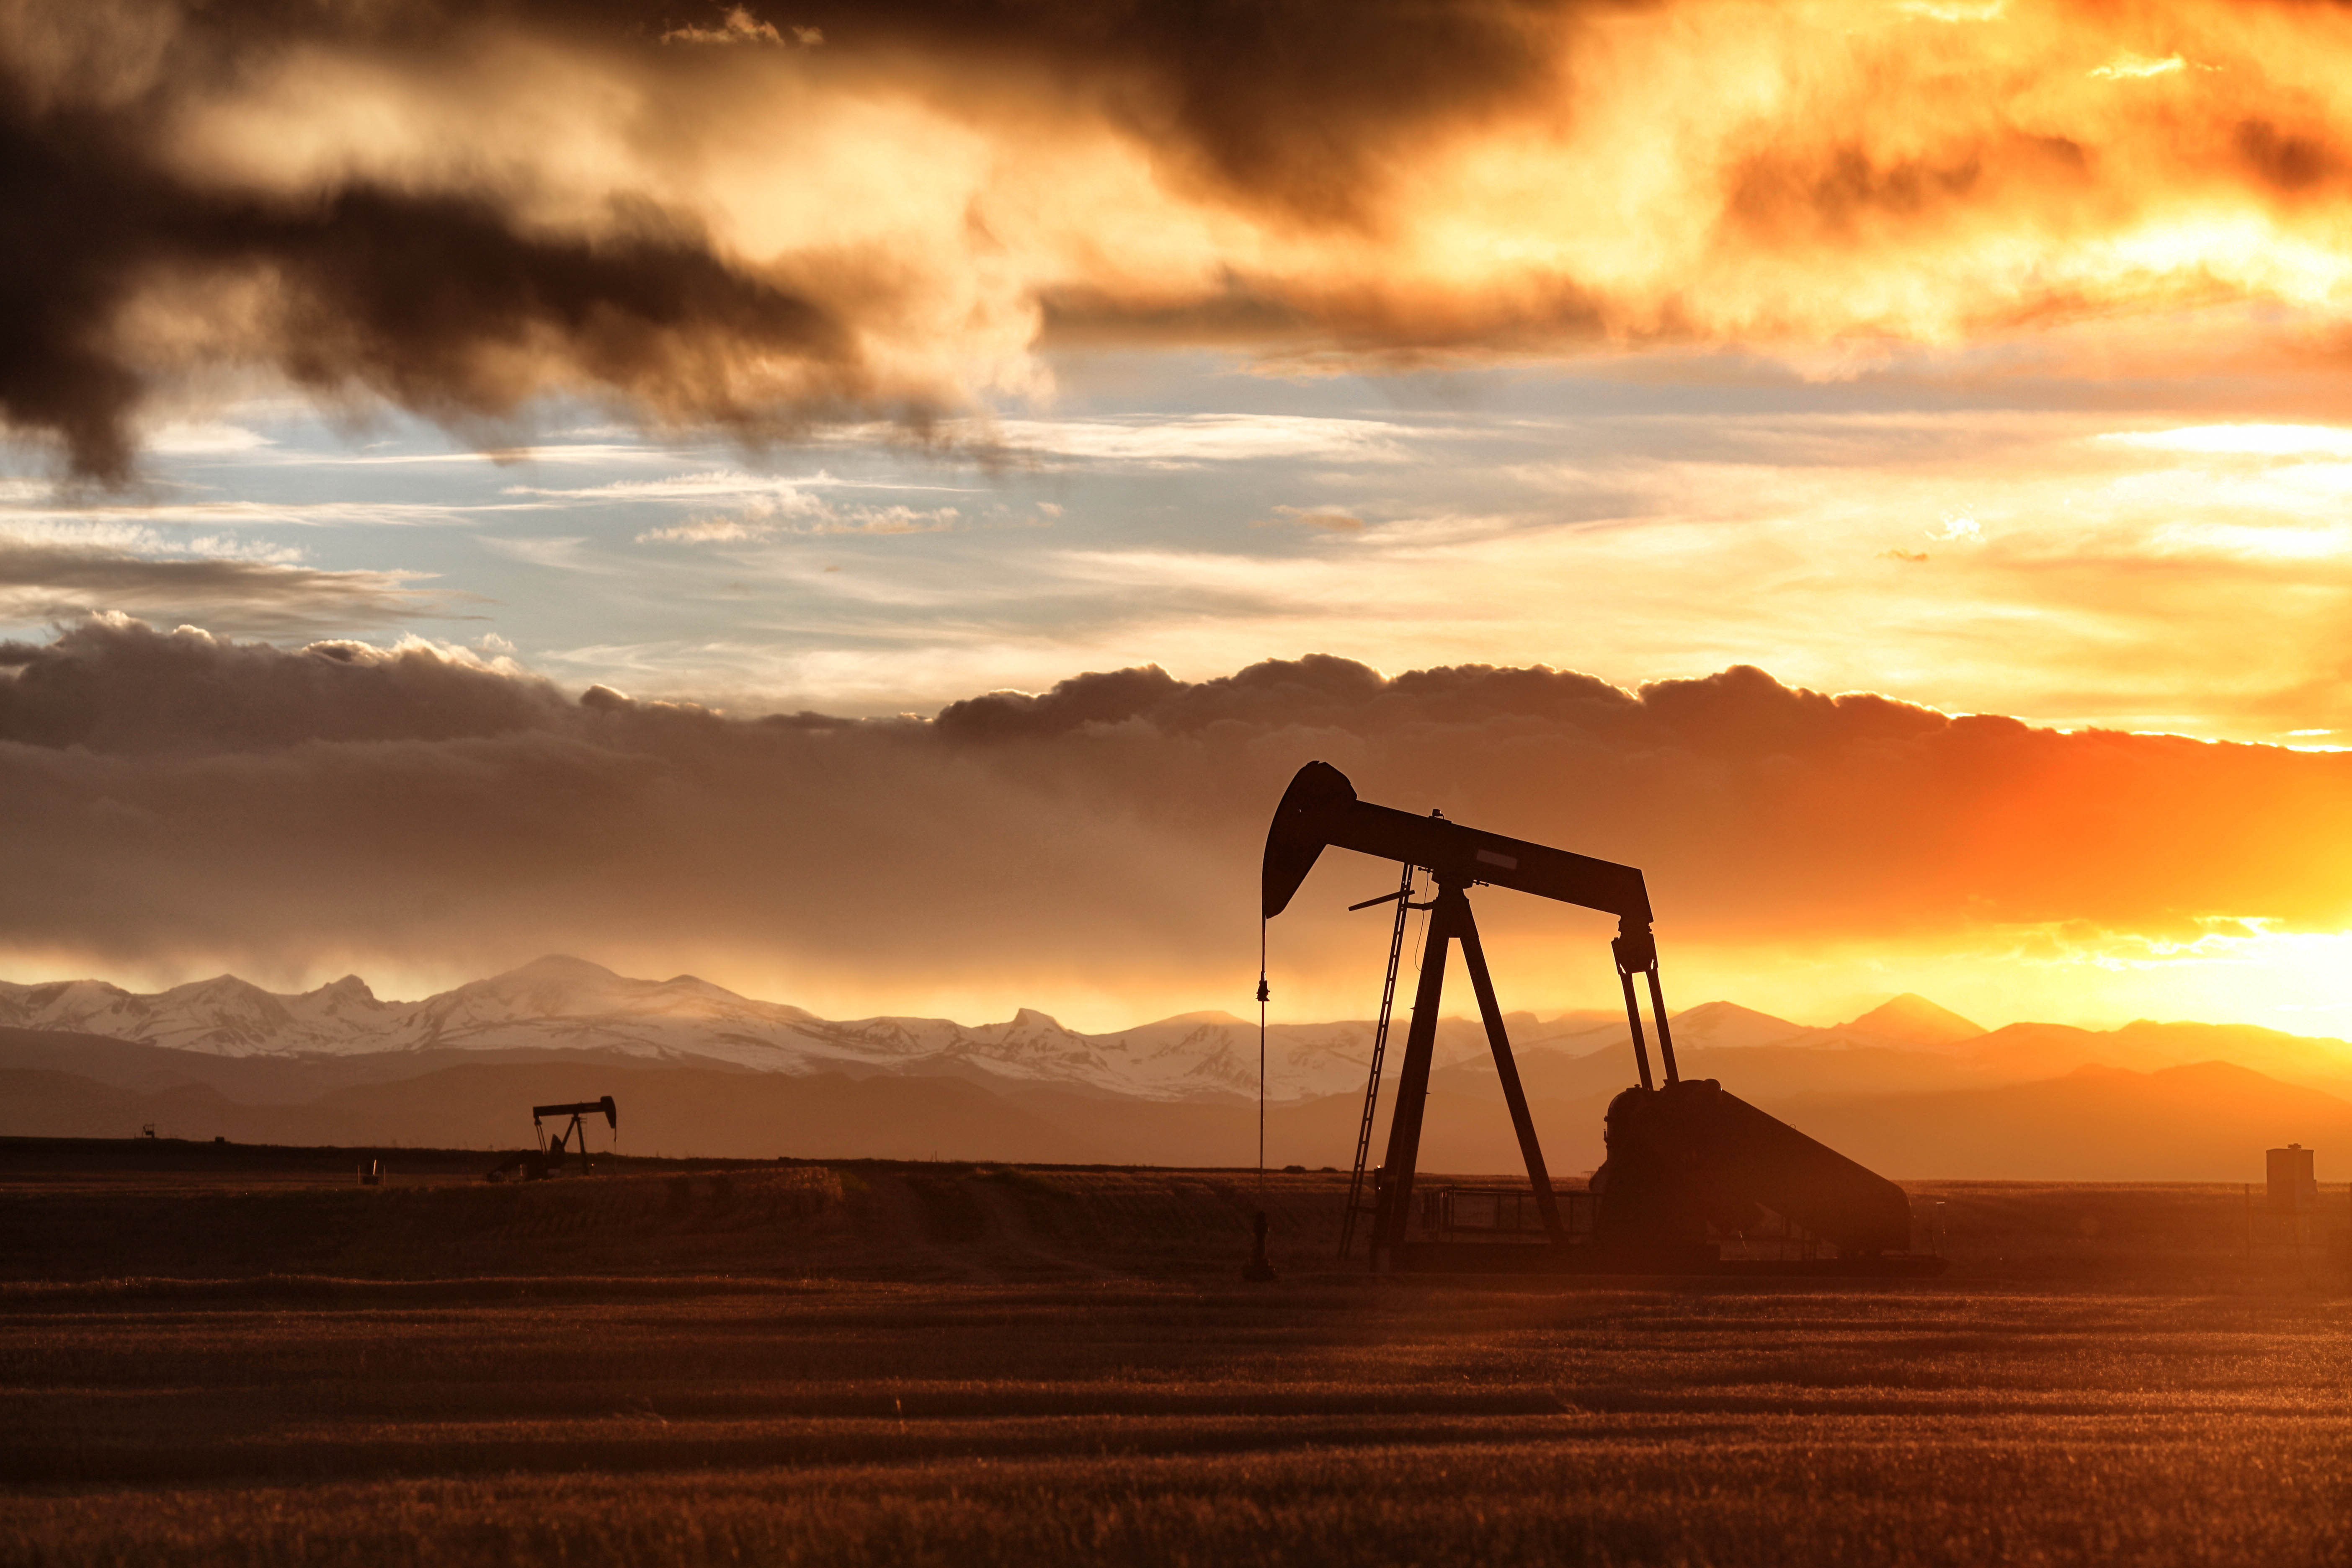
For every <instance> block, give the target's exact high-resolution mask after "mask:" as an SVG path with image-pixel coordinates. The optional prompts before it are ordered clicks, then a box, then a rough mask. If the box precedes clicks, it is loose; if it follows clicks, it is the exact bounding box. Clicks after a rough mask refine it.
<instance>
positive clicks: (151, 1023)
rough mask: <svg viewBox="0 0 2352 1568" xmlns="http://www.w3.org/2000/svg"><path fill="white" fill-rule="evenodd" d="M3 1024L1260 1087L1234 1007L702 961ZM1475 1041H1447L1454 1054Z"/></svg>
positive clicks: (522, 973)
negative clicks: (806, 999) (883, 997)
mask: <svg viewBox="0 0 2352 1568" xmlns="http://www.w3.org/2000/svg"><path fill="white" fill-rule="evenodd" d="M0 1025H5V1026H16V1027H18V1028H28V1029H46V1030H55V1031H66V1032H72V1033H79V1034H93V1035H107V1036H111V1037H115V1038H118V1039H125V1040H135V1041H139V1042H141V1043H142V1044H147V1045H155V1046H166V1047H172V1048H174V1049H178V1050H185V1051H195V1052H202V1053H205V1054H208V1055H213V1056H229V1057H254V1056H280V1057H317V1056H352V1055H360V1054H362V1053H374V1052H384V1051H424V1050H452V1049H455V1050H497V1051H515V1050H551V1049H562V1050H603V1051H614V1052H619V1053H622V1054H624V1055H628V1056H636V1057H645V1058H654V1059H670V1060H677V1059H684V1058H703V1059H706V1060H708V1059H714V1058H715V1059H717V1060H720V1061H725V1062H730V1063H732V1064H734V1065H737V1066H740V1067H747V1068H756V1069H760V1070H763V1071H772V1072H809V1071H818V1070H824V1069H827V1068H834V1069H839V1068H867V1069H871V1070H878V1071H885V1072H903V1071H909V1070H920V1071H926V1072H939V1071H942V1070H954V1069H955V1068H959V1067H961V1068H971V1069H976V1070H978V1071H980V1072H982V1073H984V1074H987V1075H989V1076H990V1077H992V1078H996V1079H1016V1080H1028V1081H1032V1082H1038V1083H1056V1084H1063V1085H1072V1086H1080V1087H1085V1088H1090V1089H1101V1090H1106V1091H1108V1092H1112V1093H1118V1094H1127V1095H1140V1096H1144V1097H1147V1098H1150V1099H1156V1100H1186V1099H1214V1098H1224V1097H1229V1096H1234V1095H1250V1094H1255V1092H1256V1088H1257V1028H1256V1026H1255V1024H1249V1023H1244V1021H1243V1020H1241V1019H1239V1018H1236V1017H1234V1016H1231V1015H1230V1014H1223V1013H1194V1014H1187V1015H1184V1016H1181V1017H1175V1018H1167V1019H1162V1020H1160V1022H1158V1023H1155V1024H1146V1025H1143V1026H1140V1027H1138V1028H1133V1029H1128V1030H1123V1031H1120V1032H1118V1033H1116V1034H1108V1035H1086V1034H1081V1033H1079V1032H1078V1031H1076V1030H1074V1029H1068V1028H1065V1027H1064V1026H1062V1025H1061V1024H1060V1023H1059V1022H1057V1021H1056V1020H1055V1019H1054V1018H1052V1017H1050V1016H1047V1015H1045V1014H1044V1013H1040V1012H1035V1011H1034V1010H1031V1009H1028V1008H1024V1009H1022V1010H1021V1011H1020V1012H1019V1013H1018V1014H1016V1015H1015V1016H1013V1017H1012V1018H1011V1019H1009V1020H1007V1021H1005V1022H1003V1023H999V1024H984V1025H979V1026H966V1025H962V1024H958V1023H955V1022H953V1021H952V1020H950V1019H946V1018H896V1017H888V1018H866V1019H858V1020H853V1021H849V1022H835V1021H832V1020H828V1019H824V1018H819V1017H817V1016H815V1015H814V1014H812V1013H809V1012H807V1011H805V1010H803V1009H802V1008H799V1007H793V1006H789V1005H783V1004H781V1003H774V1002H761V1001H755V1000H753V999H751V998H750V997H746V996H739V995H737V994H735V993H733V992H731V991H729V990H726V989H725V988H723V987H721V986H718V985H713V984H709V982H708V981H703V980H698V979H696V978H695V977H694V976H692V975H685V974H682V975H679V976H677V977H676V978H674V979H670V980H658V981H656V980H633V979H629V978H627V977H625V976H623V975H619V974H615V973H613V972H612V971H611V970H609V969H606V968H604V967H603V966H602V965H600V964H595V963H587V962H585V961H583V960H581V959H576V958H562V957H551V958H542V959H541V960H539V961H538V962H536V963H528V964H525V965H524V966H523V967H521V968H520V969H516V970H512V971H509V973H504V974H500V975H496V976H493V977H492V978H490V979H488V980H478V981H474V982H472V983H471V984H466V985H460V986H458V987H457V989H456V990H454V991H445V992H443V993H441V994H438V995H435V996H429V997H426V998H425V1000H424V1001H422V1002H384V1001H380V1000H378V999H377V997H376V996H375V995H374V994H373V992H371V991H370V990H369V989H368V987H367V985H366V984H365V983H364V982H363V981H362V980H361V979H360V978H359V977H358V976H357V975H346V976H344V977H343V978H342V979H341V980H338V981H336V982H334V983H333V984H331V985H322V986H320V987H319V988H318V989H317V990H315V991H307V992H303V993H300V994H294V995H277V994H271V993H269V992H267V991H264V990H262V989H260V988H259V987H258V986H256V985H251V984H247V983H246V982H245V981H242V980H239V979H237V978H236V977H235V976H233V975H226V974H225V975H221V976H219V977H217V978H215V979H212V980H205V981H197V982H194V983H192V984H186V985H179V986H174V987H173V988H172V989H171V990H169V991H163V992H158V993H155V994H136V993H133V992H129V991H125V990H123V989H121V987H120V986H115V985H110V984H105V983H103V982H101V981H95V980H76V981H66V982H59V983H55V984H43V985H19V984H5V983H0ZM1461 1032H1462V1031H1461V1028H1460V1026H1450V1027H1449V1029H1448V1034H1449V1036H1454V1035H1459V1034H1460V1033H1461ZM1370 1043H1371V1026H1370V1025H1369V1024H1327V1025H1289V1026H1277V1027H1276V1028H1275V1029H1274V1030H1273V1031H1271V1033H1270V1037H1269V1050H1268V1059H1267V1064H1266V1065H1267V1090H1268V1092H1269V1094H1271V1095H1273V1096H1274V1097H1275V1098H1277V1099H1294V1098H1297V1097H1300V1096H1305V1095H1317V1094H1330V1093H1336V1092H1339V1091H1341V1090H1344V1089H1358V1088H1360V1087H1361V1086H1362V1084H1363V1078H1364V1069H1365V1065H1366V1063H1367V1062H1368V1061H1369V1060H1370ZM1467 1043H1468V1042H1467V1041H1466V1040H1462V1041H1456V1040H1453V1039H1449V1040H1448V1042H1447V1044H1448V1047H1449V1053H1448V1054H1458V1053H1459V1051H1460V1050H1461V1049H1463V1048H1466V1046H1467Z"/></svg>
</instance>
